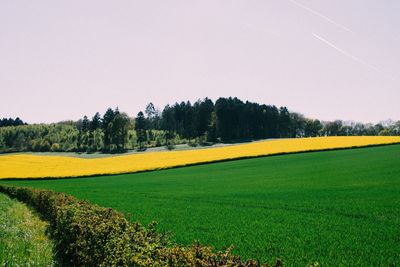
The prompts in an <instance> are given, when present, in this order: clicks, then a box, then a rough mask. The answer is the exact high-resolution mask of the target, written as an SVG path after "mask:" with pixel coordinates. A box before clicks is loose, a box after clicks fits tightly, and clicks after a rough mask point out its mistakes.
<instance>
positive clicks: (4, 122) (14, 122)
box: [0, 117, 26, 127]
mask: <svg viewBox="0 0 400 267" xmlns="http://www.w3.org/2000/svg"><path fill="white" fill-rule="evenodd" d="M24 124H26V123H24V122H23V121H22V120H21V119H20V118H18V117H17V118H15V119H13V118H8V119H7V118H3V119H1V120H0V127H7V126H19V125H24Z"/></svg>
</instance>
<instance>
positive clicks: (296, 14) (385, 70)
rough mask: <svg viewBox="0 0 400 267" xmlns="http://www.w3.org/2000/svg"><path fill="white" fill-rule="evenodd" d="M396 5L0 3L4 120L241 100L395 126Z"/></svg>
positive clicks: (399, 113) (399, 86)
mask: <svg viewBox="0 0 400 267" xmlns="http://www.w3.org/2000/svg"><path fill="white" fill-rule="evenodd" d="M399 14H400V1H398V0H324V1H323V0H242V1H237V0H201V1H194V0H168V1H165V0H158V1H155V0H146V1H135V0H118V1H110V0H108V1H105V0H84V1H82V0H68V1H67V0H60V1H54V0H39V1H31V0H1V1H0V117H17V116H19V117H20V118H22V119H23V120H24V121H27V122H29V123H40V122H57V121H62V120H69V119H72V120H76V119H79V118H81V117H83V115H88V116H89V117H91V116H92V115H93V114H94V113H95V112H97V111H99V112H100V113H102V114H103V113H104V111H105V110H106V109H107V108H108V107H116V106H118V107H119V109H120V110H121V111H125V112H127V113H128V114H129V115H130V116H135V115H136V114H137V112H138V111H139V110H143V109H144V108H145V106H146V104H147V103H149V102H153V103H154V104H155V105H156V106H158V107H159V108H161V109H162V108H163V106H164V105H166V104H167V103H174V102H176V101H179V102H180V101H186V100H190V101H192V102H193V101H196V100H197V99H199V98H200V99H201V98H204V97H209V98H211V99H213V100H216V99H217V98H218V97H228V96H236V97H238V98H240V99H242V100H249V101H253V102H258V103H265V104H273V105H276V106H278V107H279V106H287V107H288V108H289V110H291V111H296V112H300V113H303V114H304V115H306V116H307V117H310V118H319V119H322V120H334V119H342V120H354V121H362V122H378V121H381V120H387V119H393V120H400V101H399V100H400V16H399Z"/></svg>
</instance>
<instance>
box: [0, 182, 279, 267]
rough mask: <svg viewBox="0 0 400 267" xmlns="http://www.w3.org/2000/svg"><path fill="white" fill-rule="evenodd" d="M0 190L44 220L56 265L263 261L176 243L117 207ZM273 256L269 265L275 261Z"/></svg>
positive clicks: (50, 194)
mask: <svg viewBox="0 0 400 267" xmlns="http://www.w3.org/2000/svg"><path fill="white" fill-rule="evenodd" d="M0 192H2V193H5V194H8V195H9V196H11V197H14V198H16V199H18V200H20V201H23V202H25V203H27V204H29V205H31V206H33V207H34V208H35V209H36V210H37V211H38V212H39V213H40V214H41V215H42V216H43V218H44V219H46V220H48V221H49V223H50V229H49V233H50V236H51V237H52V239H53V240H54V242H55V248H56V256H57V258H58V261H59V264H60V265H62V266H249V267H250V266H269V265H268V264H264V265H260V264H259V263H258V262H257V261H253V260H250V261H242V260H241V259H240V257H237V256H233V255H232V254H231V252H230V249H228V250H227V251H225V252H217V253H214V252H213V251H212V249H211V248H210V247H204V246H201V245H199V244H194V245H192V246H190V247H180V246H176V245H174V244H172V243H170V242H169V241H168V238H167V237H166V236H165V235H163V234H160V233H157V232H156V229H155V226H156V224H155V223H151V224H150V225H149V226H148V227H147V228H145V227H143V226H142V225H141V224H139V223H130V222H128V221H127V220H126V218H125V217H124V216H123V215H122V214H121V213H119V212H116V211H114V210H112V209H109V208H103V207H99V206H97V205H93V204H90V203H89V202H86V201H82V200H78V199H76V198H74V197H72V196H69V195H66V194H63V193H57V192H53V191H49V190H37V189H30V188H22V187H21V188H20V187H8V186H1V185H0ZM281 265H282V263H281V261H279V260H278V261H277V262H276V263H275V265H274V266H276V267H277V266H281Z"/></svg>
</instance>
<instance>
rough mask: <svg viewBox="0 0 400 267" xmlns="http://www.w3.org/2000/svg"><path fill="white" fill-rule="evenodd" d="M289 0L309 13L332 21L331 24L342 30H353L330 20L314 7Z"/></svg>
mask: <svg viewBox="0 0 400 267" xmlns="http://www.w3.org/2000/svg"><path fill="white" fill-rule="evenodd" d="M289 1H290V2H292V3H293V4H295V5H296V6H298V7H301V8H302V9H304V10H307V11H308V12H310V13H312V14H314V15H316V16H318V17H320V18H322V19H324V20H326V21H328V22H330V23H332V24H333V25H335V26H337V27H339V28H341V29H343V30H345V31H347V32H353V31H352V30H350V29H349V28H347V27H345V26H343V25H341V24H339V23H337V22H335V21H333V20H331V19H330V18H328V17H327V16H325V15H322V14H321V13H319V12H317V11H315V10H314V9H311V8H309V7H307V6H305V5H302V4H300V3H298V2H297V1H295V0H289Z"/></svg>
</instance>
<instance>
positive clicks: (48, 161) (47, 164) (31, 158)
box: [0, 136, 400, 179]
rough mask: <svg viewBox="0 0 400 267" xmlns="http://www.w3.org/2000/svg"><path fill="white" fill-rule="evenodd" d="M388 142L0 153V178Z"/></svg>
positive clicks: (355, 139)
mask: <svg viewBox="0 0 400 267" xmlns="http://www.w3.org/2000/svg"><path fill="white" fill-rule="evenodd" d="M390 143H400V136H393V137H389V136H388V137H386V136H373V137H369V136H362V137H359V136H352V137H316V138H296V139H278V140H269V141H262V142H253V143H247V144H240V145H232V146H226V147H218V148H208V149H197V150H186V151H169V152H148V153H142V154H131V155H123V156H116V157H108V158H94V159H83V158H75V157H65V156H36V155H28V154H17V155H9V156H7V155H5V156H0V179H4V178H41V177H55V178H56V177H71V176H90V175H101V174H118V173H130V172H138V171H146V170H156V169H163V168H170V167H176V166H184V165H190V164H196V163H203V162H213V161H220V160H228V159H237V158H244V157H256V156H263V155H273V154H281V153H293V152H301V151H316V150H326V149H337V148H349V147H363V146H369V145H381V144H390Z"/></svg>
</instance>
